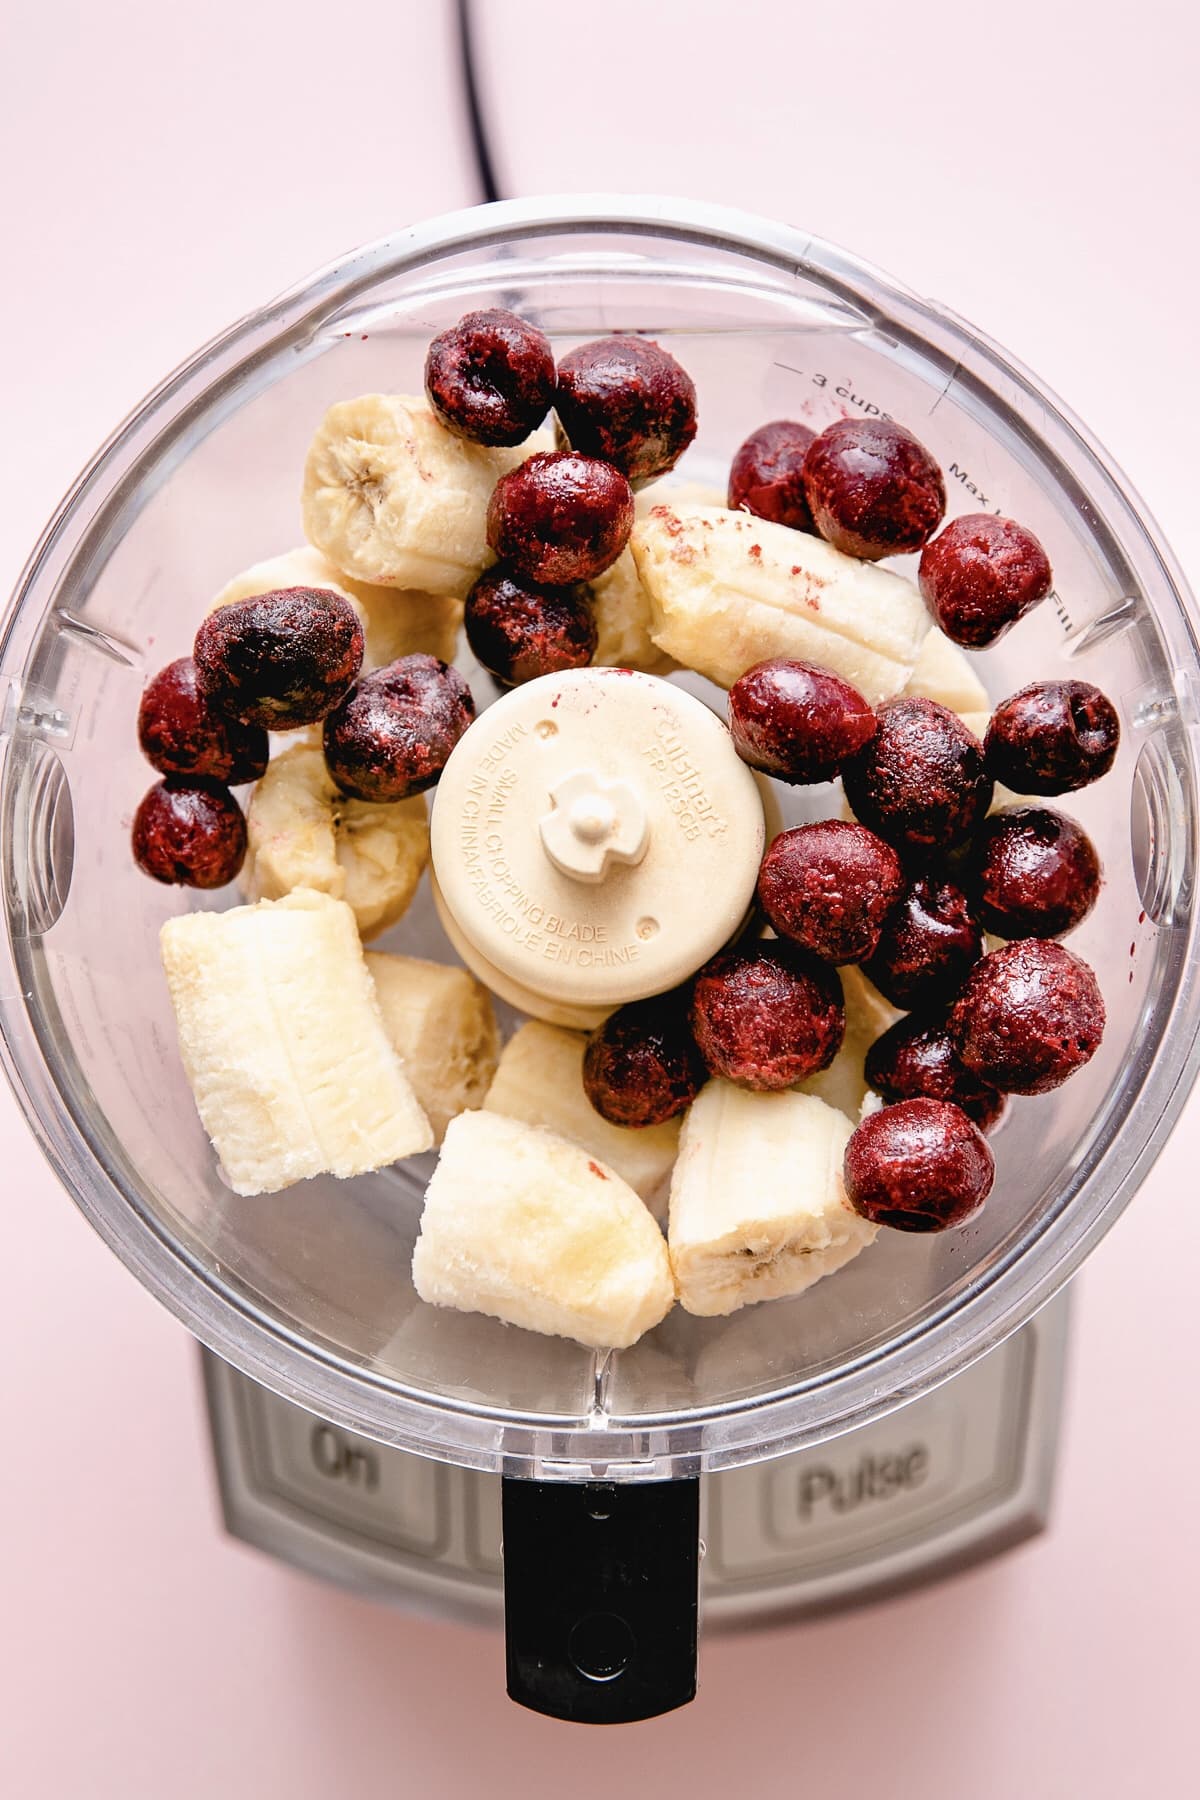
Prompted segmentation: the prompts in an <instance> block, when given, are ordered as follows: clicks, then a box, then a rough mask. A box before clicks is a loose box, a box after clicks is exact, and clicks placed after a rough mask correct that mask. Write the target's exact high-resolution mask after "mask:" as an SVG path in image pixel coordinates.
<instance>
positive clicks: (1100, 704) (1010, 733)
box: [983, 681, 1121, 794]
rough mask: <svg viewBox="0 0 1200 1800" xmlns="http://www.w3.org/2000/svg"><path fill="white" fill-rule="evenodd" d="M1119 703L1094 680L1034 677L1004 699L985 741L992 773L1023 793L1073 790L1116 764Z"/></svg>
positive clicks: (1067, 791) (1086, 784)
mask: <svg viewBox="0 0 1200 1800" xmlns="http://www.w3.org/2000/svg"><path fill="white" fill-rule="evenodd" d="M1120 742H1121V721H1120V719H1119V718H1118V717H1117V709H1116V707H1115V706H1114V705H1113V703H1112V701H1111V700H1109V699H1108V698H1107V696H1106V695H1104V694H1102V693H1101V692H1100V689H1099V688H1098V687H1093V686H1092V684H1091V682H1090V681H1035V682H1033V683H1031V685H1030V686H1029V687H1023V688H1022V689H1021V691H1020V693H1017V694H1013V695H1012V697H1011V698H1010V699H1008V700H1003V701H1001V703H1000V705H999V706H998V707H997V708H996V710H995V712H994V713H993V714H992V718H991V723H990V724H989V726H988V729H987V736H986V737H985V739H984V741H983V747H984V754H985V755H986V757H987V765H988V773H989V774H990V775H991V777H992V779H993V780H994V781H1002V782H1003V783H1004V785H1005V787H1010V788H1012V789H1014V790H1015V792H1016V793H1018V794H1070V793H1074V792H1075V790H1076V789H1077V788H1082V787H1087V786H1088V784H1089V782H1092V781H1099V779H1100V777H1101V775H1107V774H1108V771H1109V770H1110V769H1111V768H1112V765H1113V758H1114V757H1115V756H1116V754H1117V746H1118V745H1119V744H1120Z"/></svg>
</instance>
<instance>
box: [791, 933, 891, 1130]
mask: <svg viewBox="0 0 1200 1800" xmlns="http://www.w3.org/2000/svg"><path fill="white" fill-rule="evenodd" d="M838 974H839V975H840V976H841V978H842V995H843V998H844V999H845V1002H846V1035H845V1037H844V1038H843V1039H842V1047H841V1049H840V1050H839V1051H838V1053H837V1055H836V1056H835V1057H834V1059H833V1061H832V1062H831V1063H830V1065H829V1067H828V1068H827V1069H822V1070H821V1072H820V1074H819V1075H810V1076H809V1078H808V1080H807V1081H802V1082H801V1083H800V1084H799V1088H798V1090H797V1091H798V1092H799V1093H802V1094H815V1095H816V1096H817V1098H818V1099H820V1100H824V1101H825V1103H826V1105H827V1106H836V1107H837V1109H838V1111H839V1112H841V1113H844V1114H845V1115H846V1117H847V1118H848V1119H851V1120H855V1119H857V1118H858V1115H859V1108H860V1107H861V1105H862V1101H863V1096H864V1094H865V1093H866V1092H867V1078H866V1076H865V1075H864V1073H863V1063H864V1062H865V1060H866V1055H867V1051H868V1050H869V1049H870V1048H871V1045H872V1044H873V1043H874V1042H875V1039H876V1038H877V1037H882V1036H883V1033H884V1032H885V1031H886V1030H887V1029H888V1028H889V1026H891V1025H894V1024H895V1023H896V1020H897V1019H898V1018H900V1017H901V1015H900V1013H899V1012H898V1011H897V1010H896V1008H895V1007H894V1006H892V1005H891V1004H890V1002H889V1001H887V1000H885V999H884V997H883V995H882V994H881V993H880V992H879V989H878V988H877V987H874V986H873V985H872V984H871V982H869V981H868V980H867V978H866V976H865V975H864V974H863V973H862V971H861V970H860V969H856V968H854V967H853V966H849V967H847V968H844V969H839V970H838Z"/></svg>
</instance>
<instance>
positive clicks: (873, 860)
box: [758, 819, 904, 963]
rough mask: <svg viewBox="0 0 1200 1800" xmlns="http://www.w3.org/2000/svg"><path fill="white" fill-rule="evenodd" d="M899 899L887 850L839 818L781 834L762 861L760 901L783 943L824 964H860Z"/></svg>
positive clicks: (895, 860) (900, 884) (894, 864)
mask: <svg viewBox="0 0 1200 1800" xmlns="http://www.w3.org/2000/svg"><path fill="white" fill-rule="evenodd" d="M903 892H904V872H903V870H902V869H901V867H900V858H899V857H898V856H897V855H896V852H895V851H894V850H893V849H892V847H891V845H890V844H885V843H884V841H883V839H882V838H878V837H876V836H875V833H874V832H873V831H868V830H867V828H866V826H865V825H852V824H850V823H848V822H847V821H845V820H842V819H825V820H823V821H821V823H819V824H816V825H797V826H796V827H795V828H794V829H793V830H791V831H783V832H780V834H779V836H778V837H777V838H776V839H775V841H774V843H773V844H772V845H771V847H770V849H769V850H768V851H767V854H766V855H765V856H764V857H763V861H762V868H761V869H760V870H759V875H758V902H759V905H760V906H761V907H762V909H763V911H764V912H765V913H766V915H767V918H768V919H769V920H770V922H771V924H772V926H773V927H774V929H775V930H776V931H777V932H778V933H779V936H780V937H783V938H788V939H789V940H790V941H791V942H792V943H794V944H799V945H800V946H801V947H802V948H803V949H805V950H811V951H812V953H813V955H814V956H819V957H821V958H822V960H823V961H825V962H831V963H856V962H864V961H865V960H866V958H867V957H868V956H870V955H871V954H872V953H873V951H874V949H875V946H876V945H877V944H878V942H879V934H880V932H881V931H882V930H883V925H884V921H885V919H886V918H887V916H888V914H889V913H890V912H891V910H892V908H893V907H894V906H895V905H896V903H897V901H898V900H899V899H900V897H901V895H902V894H903Z"/></svg>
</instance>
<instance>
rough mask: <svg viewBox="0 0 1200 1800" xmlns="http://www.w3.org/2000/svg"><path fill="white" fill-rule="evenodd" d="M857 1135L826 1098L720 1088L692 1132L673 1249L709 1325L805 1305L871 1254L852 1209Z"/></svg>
mask: <svg viewBox="0 0 1200 1800" xmlns="http://www.w3.org/2000/svg"><path fill="white" fill-rule="evenodd" d="M851 1130H852V1126H851V1123H850V1120H849V1119H847V1118H846V1117H845V1116H844V1115H843V1114H842V1113H841V1112H839V1111H838V1110H837V1108H836V1107H833V1106H827V1105H826V1104H825V1102H824V1101H823V1100H819V1099H818V1098H817V1097H816V1095H815V1094H797V1093H790V1092H784V1093H774V1094H759V1093H749V1092H747V1091H746V1090H745V1089H742V1088H736V1087H734V1086H732V1085H731V1083H729V1082H726V1081H710V1082H709V1084H708V1086H707V1087H705V1088H702V1089H701V1091H700V1094H699V1096H698V1097H697V1099H696V1100H695V1101H694V1102H693V1104H692V1108H691V1111H690V1112H689V1113H688V1116H687V1119H686V1121H685V1122H684V1127H683V1135H682V1139H681V1141H680V1146H679V1161H678V1162H677V1163H676V1164H675V1173H674V1175H673V1176H672V1178H671V1207H670V1224H669V1226H668V1231H667V1238H668V1243H669V1246H670V1252H671V1267H672V1268H673V1270H674V1272H675V1281H676V1285H677V1287H678V1290H679V1299H680V1303H681V1304H682V1306H683V1307H684V1309H685V1310H686V1311H687V1312H690V1313H698V1314H700V1316H701V1317H704V1318H709V1317H713V1316H717V1315H724V1314H726V1313H731V1312H736V1311H737V1310H738V1308H739V1307H742V1306H748V1305H750V1304H751V1303H752V1302H754V1301H756V1300H777V1299H781V1298H783V1297H784V1296H786V1295H791V1294H801V1293H803V1292H804V1290H805V1288H809V1287H811V1286H812V1285H813V1283H814V1282H816V1281H819V1280H820V1279H821V1277H822V1276H823V1275H830V1274H832V1273H833V1271H834V1270H835V1269H840V1268H842V1267H843V1265H844V1264H845V1263H848V1262H849V1261H850V1260H851V1259H852V1258H853V1257H855V1256H857V1255H858V1253H859V1251H860V1250H864V1249H865V1248H866V1246H867V1245H868V1244H869V1243H871V1241H872V1240H873V1238H874V1237H875V1234H876V1232H877V1230H878V1227H877V1226H875V1225H870V1224H868V1223H867V1221H866V1220H865V1219H860V1218H859V1216H858V1214H857V1213H856V1212H853V1211H852V1210H851V1208H850V1206H849V1204H848V1202H847V1200H846V1194H845V1189H844V1188H843V1186H842V1157H843V1155H844V1154H845V1149H846V1144H847V1142H848V1140H849V1137H850V1133H851Z"/></svg>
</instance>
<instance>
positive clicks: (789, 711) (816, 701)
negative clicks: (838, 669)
mask: <svg viewBox="0 0 1200 1800" xmlns="http://www.w3.org/2000/svg"><path fill="white" fill-rule="evenodd" d="M729 729H730V731H731V732H732V734H733V742H734V745H735V747H736V749H737V753H738V755H739V756H740V757H741V758H742V760H743V761H744V762H748V763H749V764H750V766H751V768H754V769H762V770H764V771H765V772H766V773H767V774H768V775H775V776H778V778H779V780H780V781H790V782H812V781H832V780H833V778H834V776H835V775H836V774H837V773H838V770H839V769H840V768H841V766H842V764H843V763H844V762H845V760H846V758H847V757H848V756H853V755H854V753H855V751H856V750H861V749H862V747H863V745H864V744H866V743H868V742H869V741H870V739H871V738H872V737H873V736H874V735H875V714H874V713H873V712H872V710H871V708H870V707H869V706H868V705H867V703H866V701H865V700H864V699H863V697H862V695H861V694H860V693H858V692H857V690H856V689H854V688H852V687H851V686H850V684H849V682H848V681H843V680H842V678H841V676H840V675H835V674H834V673H833V671H832V670H831V669H822V668H818V667H817V666H816V664H814V663H805V662H792V661H790V660H789V659H788V658H787V657H783V656H777V657H772V658H771V659H770V660H769V661H767V662H760V663H756V664H755V665H754V667H753V668H752V669H747V670H746V673H745V674H744V675H742V676H741V677H739V679H738V680H737V681H735V682H734V684H733V686H732V687H731V688H730V690H729Z"/></svg>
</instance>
